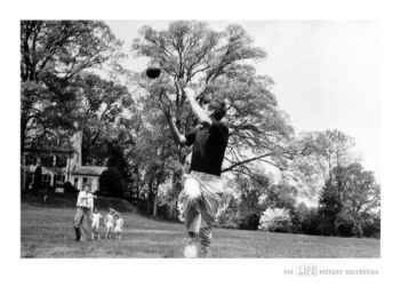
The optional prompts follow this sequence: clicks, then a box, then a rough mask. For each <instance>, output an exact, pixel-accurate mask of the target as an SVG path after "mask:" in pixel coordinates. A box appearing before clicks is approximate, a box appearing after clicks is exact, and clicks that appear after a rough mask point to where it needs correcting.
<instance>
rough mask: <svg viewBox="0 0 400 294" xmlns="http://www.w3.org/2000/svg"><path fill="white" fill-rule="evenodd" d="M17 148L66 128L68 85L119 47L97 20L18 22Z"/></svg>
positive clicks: (72, 106) (70, 117) (72, 103)
mask: <svg viewBox="0 0 400 294" xmlns="http://www.w3.org/2000/svg"><path fill="white" fill-rule="evenodd" d="M20 37H21V146H22V149H23V148H24V146H25V143H26V141H27V139H28V138H29V139H35V138H37V137H38V136H41V135H43V134H45V133H47V132H54V131H55V130H56V129H58V128H60V129H71V128H72V127H73V122H74V121H75V117H74V114H75V112H74V110H76V109H77V108H78V106H77V100H78V99H77V97H78V91H77V88H76V86H75V85H74V84H73V80H74V79H75V78H76V77H77V75H79V74H80V73H81V72H83V71H84V70H87V69H91V68H93V67H95V66H98V65H101V64H104V62H105V61H106V60H108V59H109V58H110V57H112V56H113V54H115V53H116V52H117V51H118V47H119V42H118V40H117V39H116V38H115V36H114V35H113V34H112V33H111V31H110V29H109V27H108V26H107V25H105V24H104V23H103V22H99V21H31V20H24V21H21V36H20Z"/></svg>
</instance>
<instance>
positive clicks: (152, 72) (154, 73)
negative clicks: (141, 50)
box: [146, 67, 161, 79]
mask: <svg viewBox="0 0 400 294" xmlns="http://www.w3.org/2000/svg"><path fill="white" fill-rule="evenodd" d="M160 74H161V69H159V68H157V67H149V68H148V69H146V76H147V77H148V78H150V79H156V78H158V77H159V76H160Z"/></svg>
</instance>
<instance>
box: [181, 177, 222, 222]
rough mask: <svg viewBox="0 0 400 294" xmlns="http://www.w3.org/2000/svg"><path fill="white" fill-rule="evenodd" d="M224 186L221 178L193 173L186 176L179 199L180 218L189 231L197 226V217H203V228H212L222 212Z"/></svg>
mask: <svg viewBox="0 0 400 294" xmlns="http://www.w3.org/2000/svg"><path fill="white" fill-rule="evenodd" d="M223 191H224V186H223V182H222V180H221V177H219V176H215V175H211V174H206V173H202V172H195V171H192V172H191V173H190V174H187V175H185V176H184V186H183V190H182V192H181V193H180V194H179V198H178V208H179V212H180V214H179V218H180V220H181V221H185V223H186V226H187V227H188V229H189V228H190V227H192V226H196V225H194V224H193V222H196V221H198V220H197V219H196V215H198V214H200V215H201V222H202V223H203V224H202V226H204V225H206V226H212V225H213V223H214V222H215V220H216V218H217V217H218V215H219V214H220V213H221V212H222V211H221V207H222V205H221V204H222V203H223V202H224V193H223Z"/></svg>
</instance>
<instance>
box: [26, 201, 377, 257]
mask: <svg viewBox="0 0 400 294" xmlns="http://www.w3.org/2000/svg"><path fill="white" fill-rule="evenodd" d="M74 213H75V210H74V209H71V208H47V207H39V206H31V205H28V204H22V206H21V257H46V258H47V257H61V258H63V257H66V258H70V257H91V258H96V257H103V258H109V257H117V258H127V257H135V258H159V257H174V258H181V257H182V244H183V238H184V236H185V235H184V231H183V229H184V227H183V225H181V224H176V223H169V222H162V221H157V220H153V219H149V218H146V217H143V216H140V215H138V214H135V213H125V214H123V217H124V219H125V224H126V227H125V231H124V235H123V238H122V240H100V241H83V242H75V241H74V232H73V228H72V220H73V216H74ZM379 256H380V241H379V240H376V239H357V238H338V237H322V236H307V235H295V234H278V233H266V232H260V231H239V230H226V229H215V230H214V243H213V251H212V257H217V258H259V257H261V258H337V257H339V258H354V257H360V258H368V257H379Z"/></svg>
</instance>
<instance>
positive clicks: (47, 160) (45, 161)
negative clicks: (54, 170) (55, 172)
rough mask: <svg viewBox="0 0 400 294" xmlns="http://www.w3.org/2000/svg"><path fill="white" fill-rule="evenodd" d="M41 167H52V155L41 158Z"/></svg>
mask: <svg viewBox="0 0 400 294" xmlns="http://www.w3.org/2000/svg"><path fill="white" fill-rule="evenodd" d="M40 159H41V162H42V166H45V167H52V166H53V163H54V162H53V156H52V155H45V156H42V157H41V158H40Z"/></svg>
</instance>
